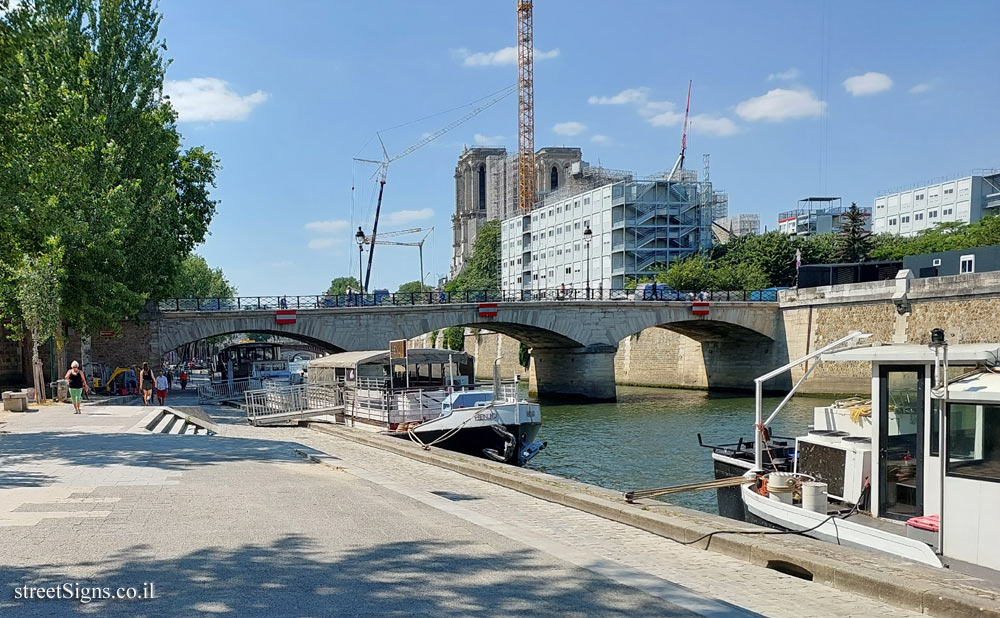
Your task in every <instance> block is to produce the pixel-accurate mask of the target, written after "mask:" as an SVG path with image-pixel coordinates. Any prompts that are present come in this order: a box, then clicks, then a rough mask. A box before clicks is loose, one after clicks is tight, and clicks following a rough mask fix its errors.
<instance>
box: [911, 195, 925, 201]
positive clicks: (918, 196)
mask: <svg viewBox="0 0 1000 618" xmlns="http://www.w3.org/2000/svg"><path fill="white" fill-rule="evenodd" d="M913 199H915V200H917V201H918V202H919V201H920V200H922V199H924V194H923V193H918V194H917V195H914V196H913Z"/></svg>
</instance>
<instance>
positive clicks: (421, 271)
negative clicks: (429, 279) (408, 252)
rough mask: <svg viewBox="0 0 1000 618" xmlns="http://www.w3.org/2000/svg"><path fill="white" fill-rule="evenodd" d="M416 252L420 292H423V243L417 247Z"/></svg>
mask: <svg viewBox="0 0 1000 618" xmlns="http://www.w3.org/2000/svg"><path fill="white" fill-rule="evenodd" d="M417 252H418V253H420V291H421V292H423V291H424V241H422V240H421V241H420V244H419V245H417Z"/></svg>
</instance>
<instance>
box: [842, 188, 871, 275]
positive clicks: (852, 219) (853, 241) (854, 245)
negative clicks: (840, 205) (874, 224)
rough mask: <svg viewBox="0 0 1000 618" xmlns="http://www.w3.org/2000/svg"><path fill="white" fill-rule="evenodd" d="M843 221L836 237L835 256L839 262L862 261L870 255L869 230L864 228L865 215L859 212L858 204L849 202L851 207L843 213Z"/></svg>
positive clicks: (865, 223)
mask: <svg viewBox="0 0 1000 618" xmlns="http://www.w3.org/2000/svg"><path fill="white" fill-rule="evenodd" d="M843 218H844V221H843V223H842V225H841V228H840V235H839V236H838V237H837V257H838V261H839V262H847V263H853V262H864V261H866V260H868V259H869V258H870V257H871V251H872V241H871V232H869V231H867V230H866V229H865V226H866V225H867V224H868V220H867V219H868V218H867V216H866V215H865V214H864V213H862V212H861V210H860V209H859V208H858V205H857V204H855V203H854V202H851V207H850V208H848V209H847V212H846V213H844V216H843Z"/></svg>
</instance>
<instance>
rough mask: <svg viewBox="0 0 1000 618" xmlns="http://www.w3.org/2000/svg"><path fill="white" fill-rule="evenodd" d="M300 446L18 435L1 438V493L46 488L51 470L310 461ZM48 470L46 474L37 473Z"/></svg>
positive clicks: (214, 439)
mask: <svg viewBox="0 0 1000 618" xmlns="http://www.w3.org/2000/svg"><path fill="white" fill-rule="evenodd" d="M296 449H299V450H303V451H307V452H308V451H311V449H309V448H307V447H304V446H302V445H300V444H297V443H294V442H284V441H278V440H257V439H252V438H228V437H222V436H211V437H210V436H202V435H199V436H171V435H161V434H125V433H112V434H91V433H62V432H47V433H12V434H6V435H3V436H0V489H4V488H11V487H40V486H44V485H47V484H49V482H50V481H52V480H53V477H52V476H50V475H49V474H50V473H55V472H57V471H56V470H52V469H51V468H50V466H51V465H52V464H56V465H59V466H66V467H67V468H70V467H76V466H86V467H91V468H102V467H106V466H112V465H126V466H140V467H153V468H159V469H162V470H180V471H183V470H187V469H191V468H195V467H200V466H206V465H215V464H222V463H227V462H236V461H262V462H265V461H266V462H274V461H288V462H302V463H303V464H305V463H306V461H305V460H304V459H302V458H300V457H299V456H298V455H297V454H296V453H295V450H296ZM37 466H45V468H44V469H43V470H44V471H43V472H40V471H38V470H35V469H34V468H35V467H37Z"/></svg>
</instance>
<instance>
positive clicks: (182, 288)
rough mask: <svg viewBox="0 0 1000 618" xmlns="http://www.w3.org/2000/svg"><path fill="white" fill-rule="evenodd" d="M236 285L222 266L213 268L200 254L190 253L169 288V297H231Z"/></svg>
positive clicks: (167, 294)
mask: <svg viewBox="0 0 1000 618" xmlns="http://www.w3.org/2000/svg"><path fill="white" fill-rule="evenodd" d="M236 295H237V290H236V286H235V285H233V284H232V283H230V282H229V280H228V279H226V276H225V274H223V272H222V269H221V268H212V267H211V266H209V265H208V262H206V261H205V258H203V257H201V256H200V255H193V254H192V255H189V256H187V257H186V258H184V260H183V261H182V262H181V266H180V269H179V270H178V271H177V274H176V275H174V279H173V281H172V282H171V284H170V287H169V288H167V292H166V297H167V298H230V297H233V296H236Z"/></svg>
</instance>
